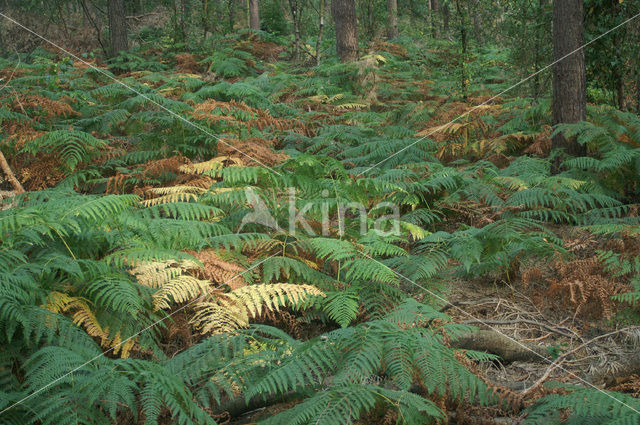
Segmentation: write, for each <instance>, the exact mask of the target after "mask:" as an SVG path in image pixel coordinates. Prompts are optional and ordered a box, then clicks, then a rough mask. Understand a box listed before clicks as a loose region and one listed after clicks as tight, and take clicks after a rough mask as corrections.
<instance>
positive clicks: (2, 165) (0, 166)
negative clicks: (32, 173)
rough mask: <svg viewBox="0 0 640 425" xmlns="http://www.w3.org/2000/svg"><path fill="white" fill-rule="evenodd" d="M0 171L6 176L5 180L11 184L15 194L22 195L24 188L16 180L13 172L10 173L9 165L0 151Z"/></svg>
mask: <svg viewBox="0 0 640 425" xmlns="http://www.w3.org/2000/svg"><path fill="white" fill-rule="evenodd" d="M0 170H2V171H4V174H5V175H6V176H7V180H9V183H11V186H13V189H14V191H15V192H16V193H24V188H23V187H22V185H21V184H20V181H18V179H17V178H16V176H15V174H13V171H11V167H9V163H8V162H7V160H6V159H5V157H4V154H3V153H2V151H0Z"/></svg>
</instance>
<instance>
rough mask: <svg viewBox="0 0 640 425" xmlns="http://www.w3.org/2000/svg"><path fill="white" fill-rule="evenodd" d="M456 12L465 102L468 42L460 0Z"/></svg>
mask: <svg viewBox="0 0 640 425" xmlns="http://www.w3.org/2000/svg"><path fill="white" fill-rule="evenodd" d="M456 11H457V12H458V20H459V22H458V26H459V27H460V47H461V50H462V57H461V63H460V68H461V73H460V75H461V78H460V86H461V89H462V98H463V99H464V100H467V94H468V93H467V92H468V85H469V83H468V80H469V78H468V76H467V69H466V66H467V64H466V62H467V50H468V41H467V19H466V12H465V9H464V6H462V5H461V4H460V0H456Z"/></svg>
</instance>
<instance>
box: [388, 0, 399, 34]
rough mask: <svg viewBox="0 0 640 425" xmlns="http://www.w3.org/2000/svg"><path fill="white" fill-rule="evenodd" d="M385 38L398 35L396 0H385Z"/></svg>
mask: <svg viewBox="0 0 640 425" xmlns="http://www.w3.org/2000/svg"><path fill="white" fill-rule="evenodd" d="M387 25H388V27H387V38H388V39H389V40H391V39H394V38H397V37H398V0H387Z"/></svg>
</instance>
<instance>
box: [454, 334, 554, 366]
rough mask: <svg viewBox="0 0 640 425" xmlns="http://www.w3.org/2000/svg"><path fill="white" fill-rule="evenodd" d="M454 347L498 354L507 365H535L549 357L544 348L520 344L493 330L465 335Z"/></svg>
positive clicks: (460, 337) (456, 341)
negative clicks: (527, 363)
mask: <svg viewBox="0 0 640 425" xmlns="http://www.w3.org/2000/svg"><path fill="white" fill-rule="evenodd" d="M452 346H453V347H455V348H462V349H465V350H475V351H485V352H487V353H491V354H496V355H498V356H500V357H501V358H502V360H503V361H504V362H505V363H511V362H534V363H535V362H539V361H540V360H543V359H545V358H548V357H549V354H548V352H547V349H546V348H544V347H542V346H538V345H525V344H519V343H517V342H514V340H512V339H510V338H507V337H506V336H504V335H503V334H500V333H498V332H496V331H492V330H477V331H472V332H468V333H465V334H463V335H460V336H459V337H457V338H456V339H455V340H454V341H452Z"/></svg>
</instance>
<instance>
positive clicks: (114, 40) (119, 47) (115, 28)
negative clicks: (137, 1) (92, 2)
mask: <svg viewBox="0 0 640 425" xmlns="http://www.w3.org/2000/svg"><path fill="white" fill-rule="evenodd" d="M108 12H109V33H110V35H111V54H112V56H117V55H118V53H120V52H126V51H128V50H129V40H128V38H127V21H126V20H125V16H126V15H125V11H124V0H109V5H108Z"/></svg>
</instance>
